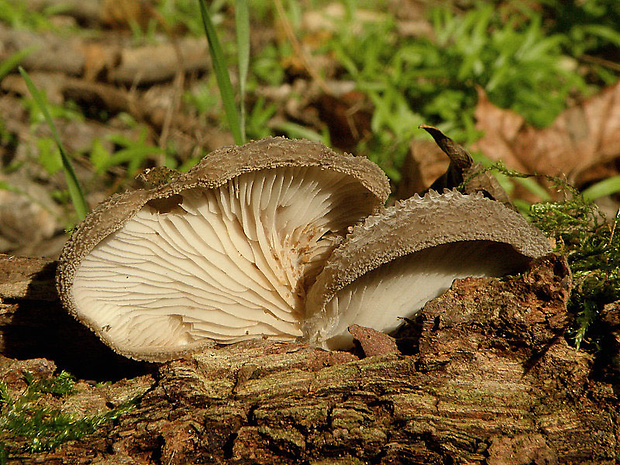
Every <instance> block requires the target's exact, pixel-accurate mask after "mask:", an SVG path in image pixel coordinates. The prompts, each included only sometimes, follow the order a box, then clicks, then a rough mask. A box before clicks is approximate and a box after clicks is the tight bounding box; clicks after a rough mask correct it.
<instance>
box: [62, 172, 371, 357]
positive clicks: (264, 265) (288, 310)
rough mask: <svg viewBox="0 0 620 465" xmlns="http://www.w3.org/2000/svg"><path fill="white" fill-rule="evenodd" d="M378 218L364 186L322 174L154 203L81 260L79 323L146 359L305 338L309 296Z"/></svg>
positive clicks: (262, 175) (251, 182)
mask: <svg viewBox="0 0 620 465" xmlns="http://www.w3.org/2000/svg"><path fill="white" fill-rule="evenodd" d="M299 199H303V201H302V202H299ZM372 208H373V207H372V202H369V201H368V192H367V191H365V190H364V188H363V187H362V186H361V184H360V183H358V182H356V181H355V180H354V179H352V178H350V177H348V176H346V175H344V174H341V173H338V172H333V171H326V170H324V169H321V168H320V167H289V168H280V169H277V170H276V169H267V170H261V171H253V172H249V173H245V174H242V175H240V176H238V177H236V178H233V179H231V180H230V181H228V182H226V183H225V184H224V185H222V186H220V187H219V188H215V189H206V188H193V189H190V190H187V191H184V192H182V193H180V194H178V195H175V196H173V197H171V198H169V199H155V200H153V201H151V202H149V203H147V204H146V205H145V206H144V207H143V208H142V209H141V210H139V211H138V213H137V214H135V215H134V216H133V217H132V218H131V219H129V220H128V221H127V222H126V223H125V224H124V225H123V226H122V227H121V228H120V229H119V230H117V231H116V232H114V233H112V234H111V235H109V236H108V237H107V238H105V239H104V240H103V241H101V242H100V243H99V244H98V245H96V246H95V247H94V249H93V250H92V251H91V252H90V253H89V254H88V255H86V256H85V257H84V258H83V259H82V261H81V262H80V264H79V266H78V268H77V270H76V272H75V277H74V281H73V285H72V288H71V292H72V298H73V301H74V303H75V308H77V309H78V312H80V314H79V315H78V317H79V318H80V319H82V320H83V321H85V322H86V323H87V324H88V326H90V327H91V328H92V329H93V330H94V331H95V332H96V333H97V334H98V335H99V336H100V337H101V338H102V339H103V340H104V341H105V342H106V343H108V345H110V346H112V347H114V348H115V349H116V350H118V351H119V352H121V353H124V354H129V355H130V356H133V357H135V358H149V354H150V353H166V352H167V353H174V352H178V351H182V350H184V349H191V348H192V347H194V346H197V345H204V342H205V341H208V340H211V341H216V342H221V343H231V342H236V341H240V340H244V339H247V338H250V337H261V336H262V337H269V338H270V339H274V340H292V339H295V338H297V337H299V336H301V335H302V333H301V329H300V319H301V318H302V316H303V315H302V314H303V305H304V297H305V293H306V290H307V288H308V286H309V285H310V284H311V283H312V282H313V280H314V278H315V276H316V274H317V273H318V272H319V271H320V269H321V266H322V264H323V263H324V262H325V259H326V258H327V257H328V256H329V255H330V253H331V252H332V250H333V249H334V247H336V246H337V245H338V243H339V242H340V241H341V239H342V237H343V236H344V234H345V233H346V229H347V227H348V226H350V225H351V224H354V223H356V222H358V221H359V220H360V219H361V218H363V217H365V216H367V215H368V214H370V213H371V211H370V210H371V209H372Z"/></svg>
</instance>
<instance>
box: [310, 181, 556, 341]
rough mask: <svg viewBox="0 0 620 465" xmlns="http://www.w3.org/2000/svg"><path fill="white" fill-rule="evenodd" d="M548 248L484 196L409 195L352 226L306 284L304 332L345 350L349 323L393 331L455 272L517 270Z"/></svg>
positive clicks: (521, 222)
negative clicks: (312, 283)
mask: <svg viewBox="0 0 620 465" xmlns="http://www.w3.org/2000/svg"><path fill="white" fill-rule="evenodd" d="M550 252H551V247H550V245H549V242H548V240H547V239H546V238H545V236H544V235H543V234H542V233H541V232H540V231H539V230H537V229H536V228H534V227H533V226H531V225H530V224H529V223H528V222H527V221H526V220H525V219H524V218H523V217H522V216H521V215H519V214H518V213H516V212H515V211H513V210H511V209H509V208H507V207H506V206H504V205H503V204H501V203H499V202H496V201H493V200H490V199H487V198H485V197H484V196H482V195H481V194H476V195H463V194H460V193H458V192H457V191H446V192H444V193H443V194H438V193H436V192H434V191H431V192H430V193H429V194H427V195H425V196H424V197H419V196H414V197H412V198H410V199H408V200H405V201H403V202H401V203H399V204H397V205H395V206H393V207H390V208H387V209H385V210H384V211H383V212H382V213H380V214H377V215H374V216H370V217H368V218H367V219H366V220H365V222H364V223H362V224H360V225H358V226H356V227H355V228H354V230H353V232H352V233H351V234H350V235H348V236H347V238H346V239H345V241H344V242H343V243H342V244H341V245H340V246H339V247H338V248H337V249H336V250H334V252H333V253H332V255H331V256H330V258H329V259H328V261H327V263H326V265H325V267H324V268H323V271H322V272H321V273H320V274H319V275H318V277H317V279H316V282H315V283H314V285H313V286H312V287H311V288H310V290H309V292H308V295H307V300H306V318H305V323H304V327H303V330H304V334H305V336H306V338H307V339H308V340H310V341H311V342H313V343H315V344H319V345H322V346H324V347H326V348H330V349H341V348H347V347H348V346H350V345H351V344H352V337H351V335H350V334H349V333H348V332H347V328H348V327H349V326H350V325H352V324H357V325H360V326H366V327H369V328H373V329H376V330H380V331H384V332H390V331H393V330H395V329H396V328H397V327H398V326H399V325H400V324H401V322H402V319H401V318H402V317H411V316H413V314H415V312H417V311H418V310H419V309H420V308H422V306H423V305H424V304H425V303H426V302H427V301H428V300H430V299H433V298H435V297H437V296H438V295H439V294H441V293H442V292H443V291H445V290H446V289H447V288H449V287H450V286H451V284H452V281H453V280H454V279H456V278H464V277H468V276H502V275H504V274H506V273H511V272H517V271H521V270H523V269H524V268H525V266H526V265H527V263H528V262H529V261H530V260H531V259H532V258H536V257H540V256H543V255H546V254H547V253H550Z"/></svg>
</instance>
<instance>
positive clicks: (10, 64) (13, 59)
mask: <svg viewBox="0 0 620 465" xmlns="http://www.w3.org/2000/svg"><path fill="white" fill-rule="evenodd" d="M35 50H36V47H34V46H33V47H27V48H24V49H22V50H18V51H17V52H15V53H14V54H13V55H10V56H8V57H7V58H5V59H4V60H3V61H0V79H2V78H3V77H4V76H6V75H7V74H9V73H10V72H11V70H12V69H13V68H15V67H16V66H17V65H18V64H19V63H20V62H21V61H22V60H23V59H24V58H26V57H27V56H28V55H30V54H31V53H32V52H34V51H35Z"/></svg>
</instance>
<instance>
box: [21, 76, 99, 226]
mask: <svg viewBox="0 0 620 465" xmlns="http://www.w3.org/2000/svg"><path fill="white" fill-rule="evenodd" d="M19 72H20V74H21V75H22V77H23V78H24V81H26V86H27V87H28V90H29V91H30V94H32V97H33V98H34V100H35V102H36V103H37V105H38V106H39V109H40V110H41V112H42V113H43V115H44V116H45V120H46V121H47V124H48V125H49V127H50V130H51V131H52V136H53V137H54V141H55V142H56V145H57V146H58V150H60V157H61V159H62V167H63V170H64V173H65V178H66V180H67V187H68V189H69V195H70V196H71V202H72V203H73V208H75V213H76V214H77V216H78V219H79V220H83V219H84V218H85V217H86V215H87V214H88V205H87V203H86V199H85V198H84V194H83V193H82V188H81V186H80V183H79V181H78V179H77V176H76V174H75V170H74V169H73V165H71V160H69V156H68V155H67V152H65V149H64V147H63V145H62V142H61V141H60V137H59V136H58V132H57V131H56V126H55V125H54V121H53V120H52V117H51V116H50V113H49V111H48V109H47V106H46V104H45V100H44V98H43V96H42V95H41V93H40V92H39V90H38V89H37V88H36V86H35V85H34V83H33V82H32V79H30V76H28V73H27V72H26V71H25V70H24V68H22V67H21V66H20V67H19Z"/></svg>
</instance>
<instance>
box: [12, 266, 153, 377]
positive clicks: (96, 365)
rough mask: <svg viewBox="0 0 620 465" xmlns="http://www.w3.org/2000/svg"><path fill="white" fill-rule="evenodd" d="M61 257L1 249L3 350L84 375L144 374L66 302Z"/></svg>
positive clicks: (142, 366) (143, 366)
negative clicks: (58, 277) (59, 287)
mask: <svg viewBox="0 0 620 465" xmlns="http://www.w3.org/2000/svg"><path fill="white" fill-rule="evenodd" d="M55 274H56V262H55V261H53V260H49V259H43V258H27V257H13V256H10V255H4V254H0V354H2V355H4V356H5V357H10V358H16V359H29V358H45V359H50V360H54V361H55V362H56V364H57V365H58V367H59V368H61V369H65V370H68V371H70V372H72V373H73V374H75V375H76V376H78V377H84V378H88V379H97V380H106V379H108V380H109V379H118V378H121V377H123V376H128V375H132V374H138V373H143V372H146V371H149V370H150V365H148V364H138V363H137V362H132V361H130V360H127V359H125V358H124V357H120V356H118V355H116V354H114V353H112V352H111V351H110V350H108V349H107V348H106V347H105V346H104V345H103V344H102V343H101V342H100V341H99V340H98V339H97V338H96V337H95V336H94V335H93V334H92V333H91V332H90V331H89V330H87V329H86V328H84V327H83V326H82V325H81V324H79V323H78V322H77V321H76V320H75V319H74V318H73V317H71V316H70V315H68V314H67V312H66V311H65V310H64V309H63V308H62V306H61V305H60V301H59V299H58V294H57V292H56V285H55Z"/></svg>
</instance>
